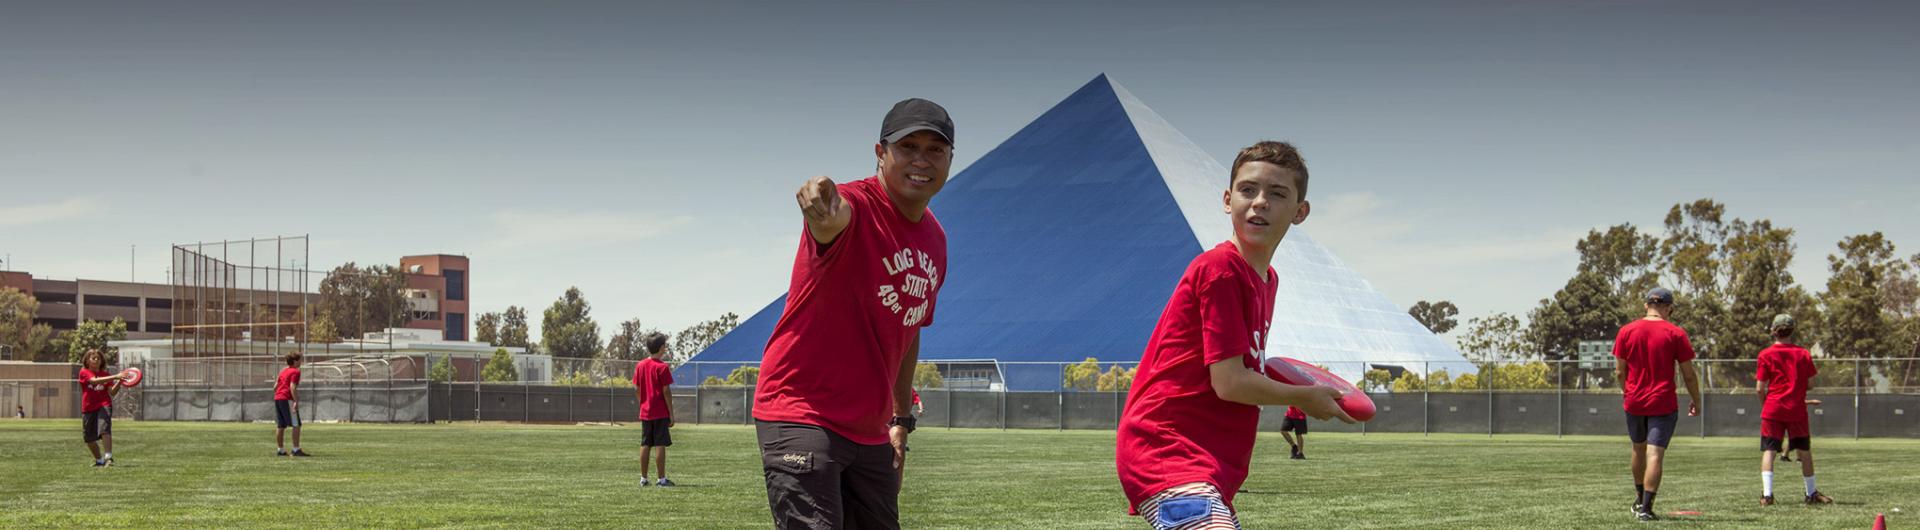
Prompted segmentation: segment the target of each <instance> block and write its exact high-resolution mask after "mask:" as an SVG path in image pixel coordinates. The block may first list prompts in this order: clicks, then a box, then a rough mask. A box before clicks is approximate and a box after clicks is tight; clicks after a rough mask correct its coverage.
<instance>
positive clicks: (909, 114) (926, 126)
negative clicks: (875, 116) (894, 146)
mask: <svg viewBox="0 0 1920 530" xmlns="http://www.w3.org/2000/svg"><path fill="white" fill-rule="evenodd" d="M920 131H933V132H934V134H938V135H940V137H941V138H942V139H945V140H946V141H947V145H949V146H951V145H953V118H950V117H947V109H946V108H945V107H941V106H940V104H939V103H934V102H932V101H927V100H924V99H920V98H911V99H905V100H901V101H900V102H899V103H895V104H893V110H890V111H887V119H885V120H881V122H880V141H882V142H887V143H893V142H898V141H900V139H901V138H906V137H907V135H909V134H913V133H916V132H920Z"/></svg>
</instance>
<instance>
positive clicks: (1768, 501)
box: [1760, 495, 1773, 506]
mask: <svg viewBox="0 0 1920 530" xmlns="http://www.w3.org/2000/svg"><path fill="white" fill-rule="evenodd" d="M1760 505H1761V506H1773V496H1772V495H1761V496H1760Z"/></svg>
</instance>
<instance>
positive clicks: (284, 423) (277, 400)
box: [273, 352, 313, 456]
mask: <svg viewBox="0 0 1920 530" xmlns="http://www.w3.org/2000/svg"><path fill="white" fill-rule="evenodd" d="M302 359H304V356H302V355H300V352H293V353H289V354H287V367H286V368H281V369H280V376H279V377H275V378H274V379H273V423H274V428H273V446H274V453H273V454H274V456H287V437H286V436H287V428H289V427H291V428H293V456H313V455H309V454H307V452H306V451H303V450H301V449H300V363H301V361H302Z"/></svg>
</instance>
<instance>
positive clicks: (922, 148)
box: [873, 131, 953, 205]
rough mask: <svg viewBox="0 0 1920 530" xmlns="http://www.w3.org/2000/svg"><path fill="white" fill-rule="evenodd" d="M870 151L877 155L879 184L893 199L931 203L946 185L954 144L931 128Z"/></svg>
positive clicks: (874, 147) (878, 145) (913, 202)
mask: <svg viewBox="0 0 1920 530" xmlns="http://www.w3.org/2000/svg"><path fill="white" fill-rule="evenodd" d="M873 154H874V156H877V157H879V158H880V183H881V184H884V185H886V188H887V191H888V192H889V193H891V194H892V195H893V196H894V197H895V198H897V199H901V200H904V201H906V202H908V203H912V204H921V205H924V204H927V203H929V202H932V201H933V196H934V194H937V193H940V188H942V187H945V186H946V185H947V170H948V169H950V168H952V166H953V146H951V145H947V141H946V140H944V139H941V137H940V135H938V134H934V133H933V132H932V131H919V132H915V133H913V134H909V135H907V137H906V138H901V139H900V141H898V142H894V143H890V144H889V143H884V142H882V143H876V144H874V145H873Z"/></svg>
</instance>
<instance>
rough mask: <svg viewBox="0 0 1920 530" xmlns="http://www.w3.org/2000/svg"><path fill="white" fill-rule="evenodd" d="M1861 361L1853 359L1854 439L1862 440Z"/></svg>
mask: <svg viewBox="0 0 1920 530" xmlns="http://www.w3.org/2000/svg"><path fill="white" fill-rule="evenodd" d="M1861 375H1862V374H1861V373H1860V359H1859V358H1858V357H1856V358H1854V359H1853V439H1855V440H1858V439H1860V383H1861V380H1860V377H1861Z"/></svg>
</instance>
